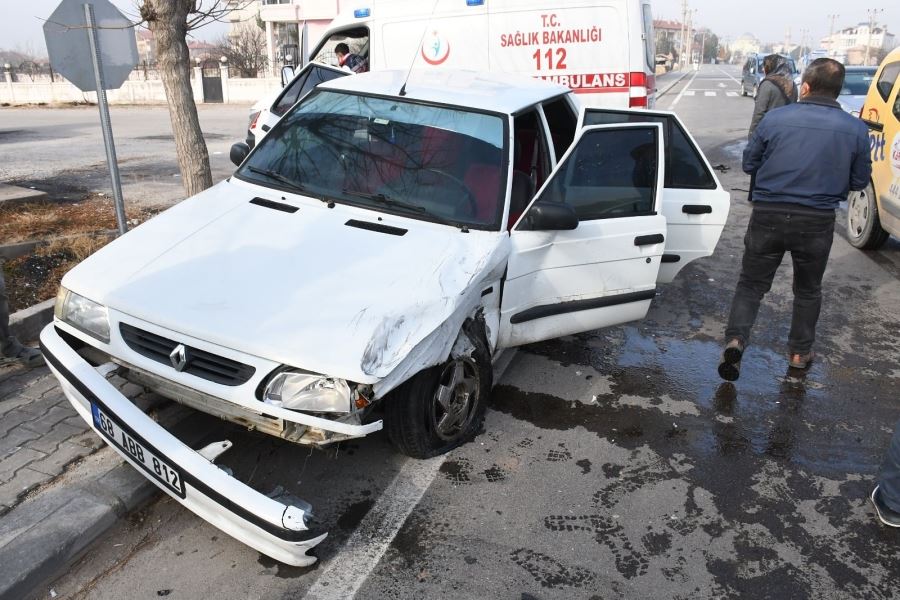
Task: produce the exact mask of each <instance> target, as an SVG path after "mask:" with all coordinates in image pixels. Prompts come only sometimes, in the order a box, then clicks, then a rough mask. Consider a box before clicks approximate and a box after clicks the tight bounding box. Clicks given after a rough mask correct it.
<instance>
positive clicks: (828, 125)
mask: <svg viewBox="0 0 900 600" xmlns="http://www.w3.org/2000/svg"><path fill="white" fill-rule="evenodd" d="M843 83H844V66H843V65H841V64H840V63H839V62H836V61H834V60H831V59H830V58H819V59H816V60H814V61H813V62H812V63H811V64H810V65H809V67H808V68H807V69H806V72H805V73H804V74H803V84H802V86H801V89H800V97H801V100H800V102H797V103H795V104H790V105H788V106H784V107H781V108H776V109H775V110H773V111H771V112H769V113H768V114H767V115H766V116H765V117H764V118H763V120H762V121H761V122H760V124H759V127H757V128H756V131H755V132H754V133H753V137H752V138H750V143H749V144H748V145H747V148H746V149H745V150H744V163H743V168H744V171H745V172H746V173H750V174H753V175H755V178H756V186H755V188H754V190H753V196H752V198H751V200H752V201H753V214H752V215H751V217H750V223H749V225H748V226H747V235H746V236H745V237H744V246H745V250H744V257H743V262H742V265H741V275H740V279H739V281H738V285H737V289H736V290H735V292H734V300H732V303H731V314H730V315H729V317H728V326H727V328H726V329H725V337H726V345H725V351H724V352H723V353H722V361H721V363H720V364H719V375H720V376H721V377H722V378H723V379H726V380H728V381H734V380H735V379H737V378H738V375H739V369H740V362H741V357H742V356H743V352H744V348H745V347H746V345H747V342H748V340H749V338H750V329H751V328H752V327H753V323H754V322H755V321H756V315H757V313H758V312H759V304H760V302H761V301H762V298H763V296H764V295H765V294H766V292H768V291H769V289H770V288H771V287H772V280H773V279H774V277H775V271H776V270H777V269H778V266H779V265H780V264H781V260H782V258H783V257H784V253H785V252H790V253H791V260H792V261H793V263H794V311H793V318H792V320H791V331H790V334H789V337H788V350H789V364H790V365H791V366H792V367H795V368H800V369H805V368H806V367H808V366H809V363H810V361H811V360H812V357H813V353H812V345H813V342H814V341H815V334H816V322H817V321H818V319H819V310H820V308H821V305H822V276H823V275H824V273H825V266H826V264H827V263H828V255H829V253H830V252H831V242H832V240H833V238H834V209H835V208H837V206H838V204H839V203H840V202H841V201H843V200H846V199H847V194H848V193H849V192H850V190H862V189H863V188H865V187H866V185H867V184H868V183H869V178H870V176H871V173H872V162H871V160H870V158H869V136H868V129H867V128H866V126H865V124H864V123H863V122H862V121H860V120H859V119H854V118H853V117H851V116H850V115H849V114H847V113H845V112H844V111H843V110H841V107H840V105H839V104H838V103H837V102H836V101H835V99H836V98H837V97H838V94H839V93H840V91H841V87H842V86H843Z"/></svg>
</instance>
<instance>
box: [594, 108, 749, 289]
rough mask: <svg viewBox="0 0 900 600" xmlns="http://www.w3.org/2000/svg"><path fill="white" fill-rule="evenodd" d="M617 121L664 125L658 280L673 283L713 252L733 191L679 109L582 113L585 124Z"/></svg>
mask: <svg viewBox="0 0 900 600" xmlns="http://www.w3.org/2000/svg"><path fill="white" fill-rule="evenodd" d="M613 123H660V124H662V126H663V141H664V147H665V172H666V173H665V187H664V190H663V197H662V211H661V212H662V214H663V216H664V217H665V218H666V230H667V233H666V253H665V255H664V256H663V264H662V267H660V270H659V277H658V279H657V281H658V282H659V283H669V282H671V281H672V280H673V279H674V278H675V275H676V274H678V272H679V271H680V270H681V269H682V268H684V266H685V265H686V264H688V263H689V262H691V261H692V260H696V259H698V258H702V257H704V256H710V255H712V253H713V250H715V247H716V244H717V243H718V242H719V236H721V235H722V229H723V227H724V226H725V221H726V220H727V219H728V210H729V208H730V206H731V196H730V194H729V193H728V192H727V191H726V190H724V189H723V188H722V185H721V184H720V183H719V180H718V178H717V177H716V176H715V174H714V173H713V171H712V168H710V166H709V161H707V160H706V157H705V156H704V155H703V152H701V151H700V147H699V146H698V145H697V143H696V142H695V141H694V139H693V138H692V137H691V136H690V134H689V133H688V132H687V130H686V129H685V127H684V125H683V124H682V123H681V121H680V120H679V119H678V117H677V116H676V115H675V113H671V112H665V111H653V110H643V109H633V110H629V109H603V108H588V109H585V111H584V113H583V115H582V123H581V124H582V126H589V125H606V124H613Z"/></svg>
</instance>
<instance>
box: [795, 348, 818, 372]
mask: <svg viewBox="0 0 900 600" xmlns="http://www.w3.org/2000/svg"><path fill="white" fill-rule="evenodd" d="M815 355H816V353H815V352H813V351H812V350H810V351H809V352H807V353H805V354H800V353H799V352H791V354H790V358H789V359H788V364H790V365H791V367H792V368H794V369H808V368H809V365H810V364H812V361H813V358H814V357H815Z"/></svg>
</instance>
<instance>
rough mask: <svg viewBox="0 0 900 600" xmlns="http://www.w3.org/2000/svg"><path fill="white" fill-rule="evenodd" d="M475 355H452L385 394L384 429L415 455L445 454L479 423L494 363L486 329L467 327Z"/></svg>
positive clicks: (467, 436)
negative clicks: (485, 335) (483, 330)
mask: <svg viewBox="0 0 900 600" xmlns="http://www.w3.org/2000/svg"><path fill="white" fill-rule="evenodd" d="M468 335H469V338H470V340H471V341H472V343H473V345H474V350H473V351H472V353H471V356H463V357H459V358H452V357H451V358H450V359H448V360H447V361H445V362H444V363H442V364H440V365H437V366H435V367H431V368H429V369H425V370H424V371H420V372H419V373H417V374H416V375H414V376H413V377H412V378H411V379H409V380H408V381H407V382H406V383H404V384H403V385H401V386H400V387H398V388H397V389H396V390H394V391H393V392H391V393H390V394H389V395H388V397H387V398H385V415H384V419H385V429H387V433H388V437H389V438H390V439H391V442H392V443H393V444H394V445H395V446H396V447H397V449H399V450H400V451H401V452H402V453H404V454H406V455H407V456H411V457H413V458H429V457H432V456H437V455H439V454H444V453H445V452H448V451H450V450H452V449H453V448H455V447H457V446H459V445H460V444H463V443H465V442H467V441H469V440H470V439H472V438H473V437H475V434H476V433H477V432H478V429H479V428H480V427H481V423H482V421H483V420H484V413H485V411H486V410H487V401H488V395H489V394H490V391H491V384H492V378H493V367H492V365H491V360H490V353H489V352H488V349H487V342H486V340H485V339H484V334H483V333H482V332H481V331H479V328H478V327H476V326H470V327H468Z"/></svg>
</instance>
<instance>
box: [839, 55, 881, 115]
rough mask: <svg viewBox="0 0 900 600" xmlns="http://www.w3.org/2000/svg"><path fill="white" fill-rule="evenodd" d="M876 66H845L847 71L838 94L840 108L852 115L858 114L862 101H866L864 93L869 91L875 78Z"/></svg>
mask: <svg viewBox="0 0 900 600" xmlns="http://www.w3.org/2000/svg"><path fill="white" fill-rule="evenodd" d="M877 70H878V67H877V66H875V67H847V73H846V75H845V76H844V87H843V88H841V95H840V96H838V102H840V104H841V108H843V109H844V110H845V111H847V112H848V113H850V114H851V115H853V116H854V117H858V116H859V112H860V110H861V109H862V105H863V103H864V102H865V101H866V95H867V94H868V93H869V86H870V85H871V84H872V80H873V79H875V72H876V71H877Z"/></svg>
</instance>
